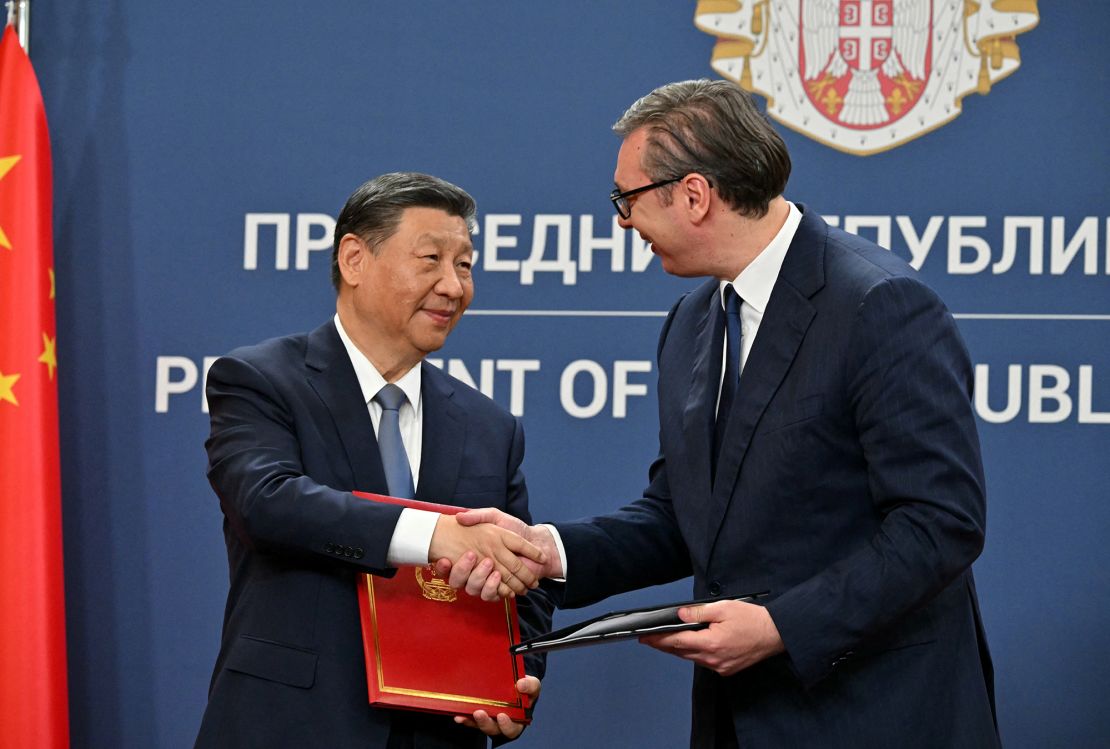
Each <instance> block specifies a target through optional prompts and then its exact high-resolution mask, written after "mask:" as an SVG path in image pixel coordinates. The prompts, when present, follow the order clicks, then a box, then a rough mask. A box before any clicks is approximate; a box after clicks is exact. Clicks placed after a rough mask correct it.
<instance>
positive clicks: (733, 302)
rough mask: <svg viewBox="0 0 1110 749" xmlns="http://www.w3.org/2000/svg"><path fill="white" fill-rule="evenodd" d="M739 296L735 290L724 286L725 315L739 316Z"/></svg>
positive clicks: (731, 286) (727, 284) (729, 286)
mask: <svg viewBox="0 0 1110 749" xmlns="http://www.w3.org/2000/svg"><path fill="white" fill-rule="evenodd" d="M741 301H742V300H741V299H740V295H739V294H737V293H736V288H735V287H734V286H733V285H732V284H730V283H726V284H725V313H726V314H729V315H739V314H740V303H741Z"/></svg>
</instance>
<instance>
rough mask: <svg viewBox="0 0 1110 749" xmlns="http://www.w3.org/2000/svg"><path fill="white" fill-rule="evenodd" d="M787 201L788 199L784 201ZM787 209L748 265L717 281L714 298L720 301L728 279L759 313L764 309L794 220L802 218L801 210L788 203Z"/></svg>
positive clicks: (795, 227) (791, 237)
mask: <svg viewBox="0 0 1110 749" xmlns="http://www.w3.org/2000/svg"><path fill="white" fill-rule="evenodd" d="M787 202H788V203H789V201H787ZM789 205H790V213H789V214H787V216H786V222H785V223H784V224H783V225H782V228H781V229H779V231H778V234H776V235H775V237H774V239H772V240H771V242H770V244H768V245H767V246H766V247H764V248H763V250H762V251H761V252H760V253H759V254H758V255H756V256H755V259H754V260H752V261H751V263H749V264H748V267H747V268H745V269H744V270H742V271H740V275H739V276H737V277H736V278H734V279H733V280H732V281H721V283H720V286H719V288H718V290H717V295H718V298H719V299H720V300H721V304H722V305H724V291H725V286H726V285H727V284H729V283H731V284H732V287H733V288H734V289H736V293H737V294H739V295H740V298H741V299H743V300H744V304H747V305H749V306H750V307H752V308H753V309H755V310H756V311H757V312H759V314H760V315H762V314H763V313H764V311H765V310H766V309H767V301H768V300H769V299H770V298H771V290H772V289H774V288H775V281H777V280H778V277H779V271H780V270H782V261H783V260H784V259H785V258H786V251H787V250H788V249H790V243H791V242H792V241H794V234H795V233H796V232H797V231H798V224H800V223H801V222H802V212H801V211H799V210H798V206H796V205H794V204H793V203H789Z"/></svg>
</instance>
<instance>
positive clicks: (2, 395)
mask: <svg viewBox="0 0 1110 749" xmlns="http://www.w3.org/2000/svg"><path fill="white" fill-rule="evenodd" d="M18 379H19V375H5V374H4V373H3V372H0V401H7V402H8V403H11V404H12V405H15V406H18V405H19V401H17V400H16V399H15V393H14V392H12V388H13V387H14V386H15V383H16V380H18Z"/></svg>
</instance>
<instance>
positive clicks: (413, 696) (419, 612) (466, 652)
mask: <svg viewBox="0 0 1110 749" xmlns="http://www.w3.org/2000/svg"><path fill="white" fill-rule="evenodd" d="M355 495H356V496H359V497H363V498H365V499H369V500H372V501H375V502H387V503H389V504H396V505H403V506H405V507H413V508H416V509H418V510H428V511H430V512H438V513H442V514H445V515H453V514H455V513H457V512H462V511H463V510H465V509H466V508H463V507H453V506H451V505H440V504H432V503H430V502H417V501H415V500H408V499H398V498H396V497H385V496H382V495H379V494H366V493H364V492H355ZM358 599H359V608H360V610H361V614H362V642H363V649H364V650H365V653H366V682H367V686H368V687H369V691H370V704H372V705H378V706H381V707H392V708H404V709H407V710H421V711H425V712H432V713H443V714H446V715H468V716H469V715H471V714H472V713H473V712H474V711H475V710H485V711H486V712H487V713H489V714H490V715H493V716H496V715H497V714H498V713H505V714H506V715H508V716H509V717H510V718H512V719H513V720H514V721H517V722H518V723H528V722H530V720H531V719H530V718H529V717H528V713H527V710H528V707H529V706H530V700H529V698H528V697H527V696H525V695H522V694H520V693H519V692H517V691H516V682H517V680H518V679H520V678H521V677H522V676H524V659H523V657H522V656H520V655H513V654H511V653H510V652H509V646H510V645H512V644H513V643H514V642H518V641H519V640H520V626H519V624H518V622H517V613H516V600H515V599H512V598H508V599H505V600H504V601H501V602H496V603H489V602H486V601H483V600H481V599H480V598H477V597H475V596H470V595H467V593H466V591H455V590H452V589H451V588H450V587H449V586H448V585H447V582H446V581H445V580H443V579H441V578H437V577H436V576H435V575H434V570H433V568H432V566H431V565H423V566H421V567H411V566H409V567H399V568H398V569H397V574H396V575H395V576H394V577H392V578H385V577H377V576H375V575H359V578H358Z"/></svg>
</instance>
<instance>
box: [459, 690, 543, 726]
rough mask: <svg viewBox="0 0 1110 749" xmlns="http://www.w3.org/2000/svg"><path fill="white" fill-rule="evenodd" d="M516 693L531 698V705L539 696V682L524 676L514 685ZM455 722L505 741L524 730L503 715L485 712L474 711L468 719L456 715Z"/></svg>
mask: <svg viewBox="0 0 1110 749" xmlns="http://www.w3.org/2000/svg"><path fill="white" fill-rule="evenodd" d="M516 691H518V692H520V693H521V694H526V695H528V696H529V697H531V698H532V704H535V702H536V698H537V697H539V696H540V680H539V679H537V678H536V677H535V676H525V677H524V678H523V679H520V680H519V681H518V682H517V683H516ZM455 722H456V723H459V724H461V725H464V726H470V727H471V728H477V729H478V730H479V731H481V732H482V733H484V734H485V735H486V736H504V737H505V738H507V739H515V738H516V737H517V736H519V735H520V732H521V731H523V730H524V724H523V723H514V722H513V720H512V718H510V717H509V716H508V715H506V714H505V713H498V714H497V716H496V717H494V716H492V715H490V714H489V713H487V712H486V711H485V710H475V711H474V714H473V715H472V716H471V717H469V718H468V717H466V716H463V715H457V716H455Z"/></svg>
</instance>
